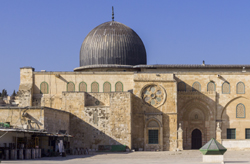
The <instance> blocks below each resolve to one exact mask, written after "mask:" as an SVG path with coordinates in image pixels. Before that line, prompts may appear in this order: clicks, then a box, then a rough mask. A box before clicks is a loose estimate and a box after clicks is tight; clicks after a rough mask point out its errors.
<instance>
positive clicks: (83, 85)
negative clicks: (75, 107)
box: [79, 82, 87, 92]
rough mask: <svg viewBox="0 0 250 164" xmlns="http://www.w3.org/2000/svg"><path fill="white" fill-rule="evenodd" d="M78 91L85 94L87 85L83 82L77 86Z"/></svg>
mask: <svg viewBox="0 0 250 164" xmlns="http://www.w3.org/2000/svg"><path fill="white" fill-rule="evenodd" d="M79 91H80V92H87V84H86V83H85V82H81V83H80V84H79Z"/></svg>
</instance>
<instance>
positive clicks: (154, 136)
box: [148, 130, 158, 144]
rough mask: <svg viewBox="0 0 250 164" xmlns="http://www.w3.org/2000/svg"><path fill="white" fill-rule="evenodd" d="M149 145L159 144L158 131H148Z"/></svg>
mask: <svg viewBox="0 0 250 164" xmlns="http://www.w3.org/2000/svg"><path fill="white" fill-rule="evenodd" d="M148 143H149V144H158V130H148Z"/></svg>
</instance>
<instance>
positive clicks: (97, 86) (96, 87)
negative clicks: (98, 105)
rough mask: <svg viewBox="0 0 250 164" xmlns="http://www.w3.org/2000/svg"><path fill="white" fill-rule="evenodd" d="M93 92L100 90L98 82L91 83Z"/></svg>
mask: <svg viewBox="0 0 250 164" xmlns="http://www.w3.org/2000/svg"><path fill="white" fill-rule="evenodd" d="M91 92H99V84H98V83H97V82H93V83H92V84H91Z"/></svg>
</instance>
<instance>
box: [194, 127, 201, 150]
mask: <svg viewBox="0 0 250 164" xmlns="http://www.w3.org/2000/svg"><path fill="white" fill-rule="evenodd" d="M201 146H202V136H201V131H200V130H199V129H194V130H193V132H192V147H191V148H192V149H200V148H201Z"/></svg>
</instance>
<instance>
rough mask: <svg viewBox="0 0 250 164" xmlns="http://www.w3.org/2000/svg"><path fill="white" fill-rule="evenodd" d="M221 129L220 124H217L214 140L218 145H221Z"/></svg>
mask: <svg viewBox="0 0 250 164" xmlns="http://www.w3.org/2000/svg"><path fill="white" fill-rule="evenodd" d="M221 131H222V130H221V129H220V123H219V122H217V128H216V140H217V141H218V142H219V143H220V144H222V143H221Z"/></svg>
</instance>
